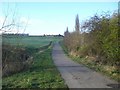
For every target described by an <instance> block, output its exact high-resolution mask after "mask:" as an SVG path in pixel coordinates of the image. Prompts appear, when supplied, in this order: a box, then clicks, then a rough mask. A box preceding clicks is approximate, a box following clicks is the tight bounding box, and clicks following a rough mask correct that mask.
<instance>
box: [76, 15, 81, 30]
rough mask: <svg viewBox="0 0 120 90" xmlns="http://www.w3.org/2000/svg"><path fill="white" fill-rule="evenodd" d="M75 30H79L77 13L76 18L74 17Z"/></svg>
mask: <svg viewBox="0 0 120 90" xmlns="http://www.w3.org/2000/svg"><path fill="white" fill-rule="evenodd" d="M75 31H77V32H79V31H80V24H79V16H78V14H77V16H76V19H75Z"/></svg>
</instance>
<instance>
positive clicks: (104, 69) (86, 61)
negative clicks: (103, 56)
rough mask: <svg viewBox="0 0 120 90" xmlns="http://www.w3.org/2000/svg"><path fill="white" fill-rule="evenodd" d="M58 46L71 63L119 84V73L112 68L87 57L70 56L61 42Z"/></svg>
mask: <svg viewBox="0 0 120 90" xmlns="http://www.w3.org/2000/svg"><path fill="white" fill-rule="evenodd" d="M60 45H61V47H62V48H63V51H64V52H65V54H66V55H67V56H69V57H70V58H71V59H72V60H73V61H75V62H78V63H80V64H83V65H85V66H87V67H88V68H91V69H93V70H95V71H97V72H100V73H102V74H104V75H106V76H108V77H109V78H111V79H114V80H115V81H117V82H119V83H120V71H119V70H118V69H116V68H115V67H114V66H110V65H103V64H97V63H95V62H94V61H93V60H91V59H90V58H88V57H75V56H71V55H70V54H69V52H68V50H67V49H66V47H65V46H64V45H63V42H60Z"/></svg>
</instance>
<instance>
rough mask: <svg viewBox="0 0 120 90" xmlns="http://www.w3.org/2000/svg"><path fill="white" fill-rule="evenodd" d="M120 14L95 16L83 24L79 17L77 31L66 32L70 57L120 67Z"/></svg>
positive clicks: (66, 42) (66, 43) (65, 43)
mask: <svg viewBox="0 0 120 90" xmlns="http://www.w3.org/2000/svg"><path fill="white" fill-rule="evenodd" d="M119 16H120V15H119V14H118V12H116V11H114V12H113V13H112V14H110V13H104V14H101V15H98V14H95V15H94V16H92V17H91V18H89V19H88V20H86V21H84V23H83V24H80V23H79V16H78V15H77V16H76V19H75V31H73V32H69V30H68V27H67V28H66V31H65V32H64V40H63V42H64V46H65V47H66V48H67V50H68V52H69V54H70V55H72V56H75V57H94V62H95V63H98V64H107V65H113V66H120V61H119V60H120V56H119V55H118V49H119V45H118V42H119V39H118V30H119V24H118V23H119Z"/></svg>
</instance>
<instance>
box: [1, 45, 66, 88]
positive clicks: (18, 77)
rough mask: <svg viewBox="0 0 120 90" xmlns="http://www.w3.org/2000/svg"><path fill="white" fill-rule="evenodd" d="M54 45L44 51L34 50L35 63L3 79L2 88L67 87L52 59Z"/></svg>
mask: <svg viewBox="0 0 120 90" xmlns="http://www.w3.org/2000/svg"><path fill="white" fill-rule="evenodd" d="M51 51H52V47H49V48H48V49H46V50H45V51H44V52H41V53H40V52H39V51H36V52H33V53H32V56H33V63H32V65H31V66H30V68H29V69H28V70H24V71H22V72H19V73H16V74H13V75H12V76H8V77H4V78H3V79H2V88H3V89H5V88H67V86H66V85H65V83H64V80H63V79H62V78H61V75H60V73H59V72H58V70H57V68H56V66H55V65H54V63H53V61H52V55H51Z"/></svg>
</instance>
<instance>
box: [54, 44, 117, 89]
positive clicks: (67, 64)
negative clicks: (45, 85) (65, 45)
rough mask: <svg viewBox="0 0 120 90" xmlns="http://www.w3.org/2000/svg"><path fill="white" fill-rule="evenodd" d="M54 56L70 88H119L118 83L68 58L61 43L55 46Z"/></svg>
mask: <svg viewBox="0 0 120 90" xmlns="http://www.w3.org/2000/svg"><path fill="white" fill-rule="evenodd" d="M52 57H53V61H54V63H55V65H56V66H57V68H58V70H59V72H60V73H61V76H62V78H63V79H64V81H65V83H66V84H67V86H68V88H116V87H117V88H118V85H119V84H118V83H117V82H115V81H113V80H110V79H109V78H108V77H106V76H104V75H102V74H100V73H98V72H95V71H93V70H91V69H89V68H87V67H85V66H84V65H81V64H78V63H76V62H74V61H72V60H71V59H70V58H68V57H67V56H66V55H65V54H64V52H63V50H62V48H61V46H60V45H59V43H55V44H54V46H53V51H52Z"/></svg>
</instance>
